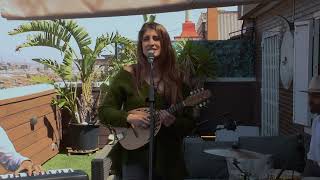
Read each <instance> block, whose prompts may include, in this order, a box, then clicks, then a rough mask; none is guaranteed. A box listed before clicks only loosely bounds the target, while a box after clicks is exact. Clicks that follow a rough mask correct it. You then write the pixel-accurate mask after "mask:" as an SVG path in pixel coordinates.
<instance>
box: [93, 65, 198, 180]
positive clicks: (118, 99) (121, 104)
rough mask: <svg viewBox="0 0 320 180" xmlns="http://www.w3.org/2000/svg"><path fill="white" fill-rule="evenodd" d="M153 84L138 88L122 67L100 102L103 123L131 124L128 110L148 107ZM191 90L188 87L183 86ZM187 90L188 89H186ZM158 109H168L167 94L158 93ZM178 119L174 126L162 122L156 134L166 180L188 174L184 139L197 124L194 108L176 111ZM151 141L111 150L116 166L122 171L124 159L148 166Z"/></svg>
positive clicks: (161, 171)
mask: <svg viewBox="0 0 320 180" xmlns="http://www.w3.org/2000/svg"><path fill="white" fill-rule="evenodd" d="M148 92H149V85H148V84H147V83H146V82H144V83H143V85H142V87H141V88H140V89H139V93H138V92H137V90H136V88H135V85H134V81H133V77H132V75H131V74H130V73H129V72H127V71H125V70H124V69H121V70H120V71H119V73H118V74H117V75H116V76H115V77H114V79H113V80H112V82H111V84H110V87H109V89H108V93H107V95H106V97H105V99H104V101H103V103H102V105H101V106H100V109H99V118H100V120H101V122H102V123H103V124H109V125H111V126H113V127H127V126H128V125H127V121H126V120H127V115H128V113H127V112H128V111H130V110H132V109H136V108H139V107H148V105H147V104H146V98H147V97H148ZM183 92H186V93H187V88H186V87H184V88H183ZM184 94H185V93H184ZM155 100H156V109H166V108H168V105H166V103H165V100H164V97H162V96H161V95H159V94H158V93H155ZM175 116H176V121H175V123H174V124H172V125H171V126H170V127H165V126H162V127H161V129H160V131H159V133H158V134H157V136H156V138H155V170H156V173H157V174H159V175H161V176H162V177H163V178H164V179H166V180H171V179H172V180H180V179H183V178H184V176H185V175H186V169H185V165H184V159H183V149H182V148H183V147H182V140H183V137H184V136H185V135H187V134H188V133H189V132H191V130H192V129H193V127H194V126H195V122H194V120H193V118H192V108H185V109H184V110H183V111H182V112H180V113H176V114H175ZM148 149H149V144H146V145H145V146H143V147H141V148H139V149H136V150H130V151H129V150H125V149H124V148H122V147H121V145H119V143H118V144H117V145H116V147H115V148H114V149H113V152H112V153H111V159H112V164H113V165H112V169H113V170H115V171H116V172H117V174H120V173H121V165H122V163H128V162H129V163H130V162H135V163H136V162H140V163H141V164H142V165H143V166H144V167H145V168H147V167H148Z"/></svg>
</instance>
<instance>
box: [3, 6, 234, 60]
mask: <svg viewBox="0 0 320 180" xmlns="http://www.w3.org/2000/svg"><path fill="white" fill-rule="evenodd" d="M223 9H224V10H236V7H227V8H223ZM201 12H206V9H196V10H191V14H190V19H191V20H192V21H193V22H194V23H196V22H197V20H198V18H199V16H200V14H201ZM156 15H157V16H156V21H157V22H158V23H160V24H163V25H164V26H165V27H166V29H167V30H168V32H169V34H170V37H171V39H173V37H174V36H178V35H180V33H181V30H182V23H183V22H184V18H185V12H184V11H180V12H172V13H160V14H156ZM76 21H77V22H78V23H79V24H80V25H81V26H82V27H84V28H86V30H87V31H88V32H89V35H90V36H91V38H92V39H93V40H94V39H95V38H96V37H97V36H100V35H101V34H105V33H112V32H116V31H118V32H119V33H120V34H121V35H122V36H125V37H127V38H129V39H132V40H136V39H137V35H138V31H139V29H140V27H141V25H142V24H143V17H142V15H138V16H121V17H104V18H87V19H76ZM24 22H26V21H8V20H6V19H4V18H2V17H0V47H1V48H0V62H1V61H12V62H17V61H18V62H24V63H28V62H31V59H32V58H35V57H46V58H53V59H57V60H59V59H61V57H60V55H59V52H57V51H55V50H52V49H50V48H43V47H32V48H26V49H22V50H21V51H19V52H15V47H16V46H17V45H18V44H21V43H22V42H24V41H25V39H26V35H23V34H22V35H15V36H9V35H8V32H9V31H10V30H12V29H14V28H16V27H18V26H19V25H20V24H22V23H24Z"/></svg>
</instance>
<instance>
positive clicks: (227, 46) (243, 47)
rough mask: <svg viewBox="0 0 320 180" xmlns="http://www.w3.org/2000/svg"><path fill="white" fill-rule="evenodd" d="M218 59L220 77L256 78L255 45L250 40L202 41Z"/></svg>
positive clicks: (218, 74)
mask: <svg viewBox="0 0 320 180" xmlns="http://www.w3.org/2000/svg"><path fill="white" fill-rule="evenodd" d="M199 43H200V44H201V45H203V46H205V47H207V48H208V49H209V51H210V53H211V54H212V55H214V56H216V57H217V67H218V68H217V76H218V77H254V57H255V51H254V48H255V47H254V43H253V42H252V41H250V40H224V41H202V42H199Z"/></svg>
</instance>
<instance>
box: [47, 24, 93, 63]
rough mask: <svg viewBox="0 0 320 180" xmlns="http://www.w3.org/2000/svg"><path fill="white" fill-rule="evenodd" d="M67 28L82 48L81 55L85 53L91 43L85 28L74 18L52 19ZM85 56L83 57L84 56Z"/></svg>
mask: <svg viewBox="0 0 320 180" xmlns="http://www.w3.org/2000/svg"><path fill="white" fill-rule="evenodd" d="M52 21H53V22H56V23H58V24H59V25H60V26H62V27H63V28H65V29H66V30H67V31H68V32H69V33H70V34H71V35H72V37H73V38H74V39H75V41H76V42H77V44H78V47H79V49H80V52H81V55H82V56H83V55H84V54H85V50H86V47H87V46H89V45H90V44H91V38H90V36H89V34H88V33H87V32H86V31H85V29H84V28H82V27H80V26H79V25H78V24H77V23H76V22H75V21H73V20H52ZM82 58H83V57H82Z"/></svg>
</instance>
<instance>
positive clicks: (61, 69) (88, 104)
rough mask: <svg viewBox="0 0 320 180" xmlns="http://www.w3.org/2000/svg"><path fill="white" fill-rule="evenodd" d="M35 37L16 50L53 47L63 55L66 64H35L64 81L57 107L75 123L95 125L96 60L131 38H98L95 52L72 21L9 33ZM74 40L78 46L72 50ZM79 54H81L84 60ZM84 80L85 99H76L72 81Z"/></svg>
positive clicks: (23, 27) (28, 26) (44, 61)
mask: <svg viewBox="0 0 320 180" xmlns="http://www.w3.org/2000/svg"><path fill="white" fill-rule="evenodd" d="M30 32H32V33H34V34H32V35H29V36H28V38H27V40H26V42H24V43H22V44H20V45H18V46H17V48H16V50H17V51H19V50H21V49H22V48H28V47H37V46H42V47H51V48H54V49H56V50H58V51H60V53H61V54H62V55H63V60H62V62H61V63H58V61H57V60H54V59H48V58H34V59H32V60H33V61H36V62H38V63H41V64H44V65H46V66H47V67H49V68H50V69H52V70H53V72H54V73H55V74H56V75H57V76H58V77H60V78H61V79H62V81H63V85H59V86H58V85H56V86H55V87H56V89H57V92H58V95H59V97H60V98H59V99H56V100H54V101H53V102H54V104H56V105H58V106H59V107H61V108H65V109H67V110H69V112H70V113H71V115H72V117H73V121H74V122H77V123H84V122H85V121H88V120H89V121H93V119H92V118H93V117H94V116H92V114H94V113H95V112H93V109H96V108H95V107H93V106H94V105H95V102H94V100H93V98H92V81H93V78H94V77H95V74H96V72H97V69H96V68H95V62H96V59H97V58H98V57H99V56H100V54H101V53H102V51H103V49H105V48H106V47H107V46H108V45H111V44H114V43H119V44H126V43H128V42H130V40H128V39H127V38H124V37H121V36H120V35H119V34H118V33H115V34H113V33H112V34H106V35H101V36H99V37H97V39H96V41H95V45H94V48H93V49H91V48H90V47H89V45H91V43H92V40H91V38H90V36H89V34H88V33H87V32H86V31H85V29H84V28H82V27H80V26H79V25H78V24H77V23H76V22H75V21H72V20H48V21H32V22H28V23H25V24H22V25H20V26H19V27H18V28H16V29H14V30H12V31H10V32H9V34H10V35H17V34H21V33H30ZM71 40H74V41H75V42H76V44H77V46H76V47H72V44H71V42H70V41H71ZM76 52H80V57H79V55H78V54H77V53H76ZM73 65H75V66H76V68H77V70H78V72H79V73H78V74H75V75H74V74H73V72H72V67H73ZM72 80H73V81H74V80H75V81H77V80H80V82H81V88H82V91H81V97H80V98H78V97H77V96H76V89H77V84H74V85H72V83H70V81H72Z"/></svg>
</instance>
